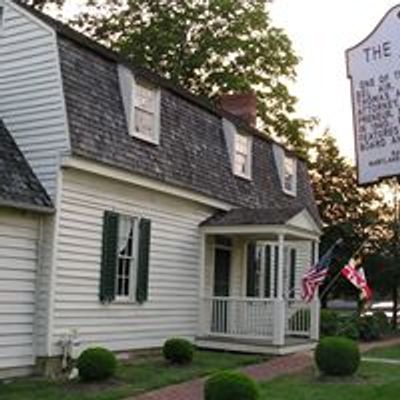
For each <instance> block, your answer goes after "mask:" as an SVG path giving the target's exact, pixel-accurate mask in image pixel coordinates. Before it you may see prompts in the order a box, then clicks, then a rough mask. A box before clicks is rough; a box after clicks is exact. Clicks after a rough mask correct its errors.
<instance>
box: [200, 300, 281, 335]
mask: <svg viewBox="0 0 400 400" xmlns="http://www.w3.org/2000/svg"><path fill="white" fill-rule="evenodd" d="M202 303H203V304H202V313H201V315H202V323H201V331H202V333H203V334H212V335H214V336H230V337H232V336H234V337H241V338H254V339H257V338H272V336H273V312H274V308H273V305H274V301H273V300H266V299H256V298H254V299H253V298H239V297H207V298H204V299H203V300H202Z"/></svg>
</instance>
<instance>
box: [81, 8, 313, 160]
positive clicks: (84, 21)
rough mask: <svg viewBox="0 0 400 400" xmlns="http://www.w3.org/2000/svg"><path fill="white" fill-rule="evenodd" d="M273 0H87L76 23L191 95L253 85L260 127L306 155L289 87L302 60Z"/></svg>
mask: <svg viewBox="0 0 400 400" xmlns="http://www.w3.org/2000/svg"><path fill="white" fill-rule="evenodd" d="M268 3H269V1H266V0H213V1H209V0H190V1H189V0H142V1H138V0H103V1H101V0H88V7H87V8H86V11H85V12H83V13H82V14H81V15H80V16H79V18H78V20H77V21H75V23H76V24H78V26H79V27H80V28H81V29H82V30H84V31H85V32H86V33H88V34H89V35H90V36H92V37H93V38H95V39H97V40H99V41H101V42H103V43H104V44H106V45H109V46H111V47H112V48H113V49H114V50H116V51H118V52H121V53H122V54H124V55H125V56H126V57H128V58H129V59H131V60H132V61H134V62H135V63H136V64H138V65H142V66H146V67H148V68H150V69H152V70H155V71H157V72H158V73H160V74H161V75H163V76H165V77H167V78H169V79H171V80H172V81H174V82H176V83H178V84H179V85H181V86H183V87H185V88H187V89H189V90H191V91H192V92H194V93H196V94H198V95H201V96H205V97H207V98H211V99H216V98H217V97H218V96H219V95H221V94H225V93H232V92H239V91H248V90H253V91H255V92H256V94H257V98H258V111H259V116H260V120H261V125H262V126H260V127H261V128H262V129H263V130H265V131H266V132H267V133H268V134H269V135H274V136H280V137H281V138H283V139H284V141H286V143H289V144H291V145H292V147H294V148H295V149H297V150H298V151H300V152H301V153H302V154H305V153H306V151H307V149H308V142H307V140H306V135H305V132H306V130H307V129H308V128H309V126H310V123H311V122H310V121H307V120H304V119H298V118H294V116H293V113H294V111H295V105H296V101H297V100H296V98H295V97H294V96H293V95H292V94H291V93H290V91H289V89H288V85H287V84H288V82H289V81H292V80H294V79H295V76H296V73H295V67H296V65H297V63H298V62H299V59H298V57H297V56H296V55H295V54H294V51H293V49H292V44H291V42H290V40H289V38H288V37H287V36H286V34H285V33H284V32H283V31H282V30H281V29H278V28H276V27H274V26H273V25H272V23H271V19H270V17H269V12H268Z"/></svg>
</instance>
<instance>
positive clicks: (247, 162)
mask: <svg viewBox="0 0 400 400" xmlns="http://www.w3.org/2000/svg"><path fill="white" fill-rule="evenodd" d="M243 138H245V139H246V141H247V153H246V154H245V153H243V152H240V151H238V150H239V149H238V146H239V141H240V140H241V139H243ZM252 148H253V141H252V137H251V136H250V135H245V134H243V133H241V132H235V140H234V148H233V173H234V174H235V175H236V176H238V177H240V178H244V179H248V180H251V169H252ZM239 156H241V157H243V156H245V157H246V160H245V171H244V172H242V171H239V170H238V169H237V165H238V164H237V162H238V157H239Z"/></svg>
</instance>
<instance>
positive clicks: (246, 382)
mask: <svg viewBox="0 0 400 400" xmlns="http://www.w3.org/2000/svg"><path fill="white" fill-rule="evenodd" d="M204 396H205V400H258V399H259V398H260V392H259V388H258V385H257V383H256V382H255V381H254V380H253V379H251V378H249V377H248V376H246V375H244V374H242V373H240V372H234V371H223V372H217V373H216V374H214V375H212V376H211V377H210V378H208V379H207V381H206V383H205V387H204Z"/></svg>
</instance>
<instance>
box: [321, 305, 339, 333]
mask: <svg viewBox="0 0 400 400" xmlns="http://www.w3.org/2000/svg"><path fill="white" fill-rule="evenodd" d="M338 328H339V315H338V313H337V312H336V311H333V310H321V315H320V331H321V336H334V335H336V334H337V331H338Z"/></svg>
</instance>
